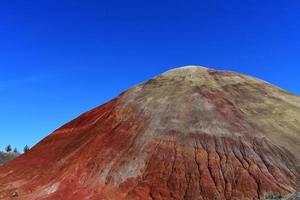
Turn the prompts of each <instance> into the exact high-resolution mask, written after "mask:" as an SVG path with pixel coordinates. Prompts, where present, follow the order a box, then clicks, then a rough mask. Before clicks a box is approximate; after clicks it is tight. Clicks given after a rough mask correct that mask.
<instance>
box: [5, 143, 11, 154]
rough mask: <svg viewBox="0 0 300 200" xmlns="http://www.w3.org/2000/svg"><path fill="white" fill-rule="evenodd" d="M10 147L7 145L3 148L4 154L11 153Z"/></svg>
mask: <svg viewBox="0 0 300 200" xmlns="http://www.w3.org/2000/svg"><path fill="white" fill-rule="evenodd" d="M11 150H12V149H11V146H10V144H9V145H7V146H6V147H5V151H6V152H11Z"/></svg>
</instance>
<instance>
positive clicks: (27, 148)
mask: <svg viewBox="0 0 300 200" xmlns="http://www.w3.org/2000/svg"><path fill="white" fill-rule="evenodd" d="M27 151H29V146H28V145H27V144H26V145H25V147H24V153H26V152H27Z"/></svg>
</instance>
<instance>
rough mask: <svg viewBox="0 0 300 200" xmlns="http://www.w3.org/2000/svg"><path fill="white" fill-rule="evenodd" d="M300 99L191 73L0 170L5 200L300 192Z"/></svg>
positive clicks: (123, 102)
mask: <svg viewBox="0 0 300 200" xmlns="http://www.w3.org/2000/svg"><path fill="white" fill-rule="evenodd" d="M299 120H300V97H298V96H295V95H293V94H290V93H288V92H286V91H284V90H282V89H280V88H277V87H275V86H273V85H271V84H269V83H266V82H264V81H262V80H259V79H256V78H252V77H249V76H245V75H242V74H239V73H235V72H226V71H216V70H212V69H208V68H205V67H198V66H187V67H181V68H176V69H173V70H170V71H167V72H165V73H163V74H161V75H158V76H156V77H154V78H153V79H151V80H148V81H146V82H144V83H141V84H139V85H137V86H135V87H133V88H130V89H129V90H127V91H125V92H123V93H122V94H120V95H119V96H118V97H116V98H115V99H113V100H111V101H109V102H108V103H106V104H104V105H101V106H99V107H97V108H95V109H92V110H91V111H88V112H86V113H84V114H82V115H81V116H79V117H78V118H76V119H74V120H73V121H71V122H69V123H67V124H65V125H64V126H62V127H61V128H59V129H57V130H55V131H54V132H53V133H52V134H50V135H49V136H48V137H46V138H45V139H43V140H42V141H41V142H39V143H38V144H37V145H36V146H35V147H33V148H32V149H31V150H30V151H29V152H27V153H25V154H24V155H22V156H20V157H18V158H16V159H15V160H13V161H11V162H10V163H8V164H7V165H5V166H2V167H0V199H1V198H4V199H5V198H10V197H13V196H17V197H19V198H20V199H48V200H50V199H53V200H54V199H55V200H56V199H67V200H68V199H69V200H76V199H109V200H111V199H116V200H117V199H118V200H119V199H149V200H158V199H190V200H194V199H217V200H219V199H220V200H223V199H224V200H225V199H262V198H263V197H264V196H265V195H268V194H275V195H286V194H290V193H293V192H295V191H299V187H300V167H299V166H300V121H299Z"/></svg>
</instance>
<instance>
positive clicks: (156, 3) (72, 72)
mask: <svg viewBox="0 0 300 200" xmlns="http://www.w3.org/2000/svg"><path fill="white" fill-rule="evenodd" d="M299 10H300V1H299V0H289V1H285V0H264V1H262V0H243V1H241V0H226V1H225V0H205V1H204V0H197V1H196V0H195V1H189V0H184V1H175V0H172V1H171V0H170V1H166V0H148V1H145V0H134V1H133V0H126V1H124V0H108V1H101V0H98V1H96V0H95V1H91V0H84V1H67V0H52V1H48V0H40V1H30V0H26V1H24V0H15V1H9V0H5V1H1V2H0V111H1V115H0V136H1V139H0V149H3V148H4V146H5V145H6V144H11V145H12V146H17V147H18V148H19V149H22V148H23V146H24V145H25V144H28V145H30V146H32V145H34V144H35V143H36V142H38V141H39V140H40V139H42V138H43V137H45V136H46V135H48V134H49V133H51V132H52V131H53V130H54V129H56V128H58V127H59V126H61V125H62V124H64V123H66V122H68V121H69V120H71V119H73V118H74V117H76V116H78V115H79V114H80V113H82V112H84V111H87V110H89V109H91V108H93V107H95V106H98V105H100V104H102V103H104V102H106V101H108V100H110V99H112V98H113V97H115V96H116V95H118V94H119V93H120V92H122V91H123V90H126V89H127V88H129V87H131V86H133V85H135V84H137V83H140V82H142V81H144V80H147V79H149V78H151V77H153V76H155V75H157V74H160V73H161V72H164V71H166V70H168V69H170V68H173V67H178V66H182V65H190V64H197V65H204V66H208V67H211V68H215V69H222V70H232V71H237V72H241V73H244V74H248V75H252V76H255V77H259V78H261V79H264V80H266V81H268V82H271V83H273V84H275V85H278V86H280V87H282V88H284V89H286V90H288V91H290V92H293V93H295V94H298V95H299V94H300V78H299V77H300V76H299V75H300V55H299V53H300V14H299Z"/></svg>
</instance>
